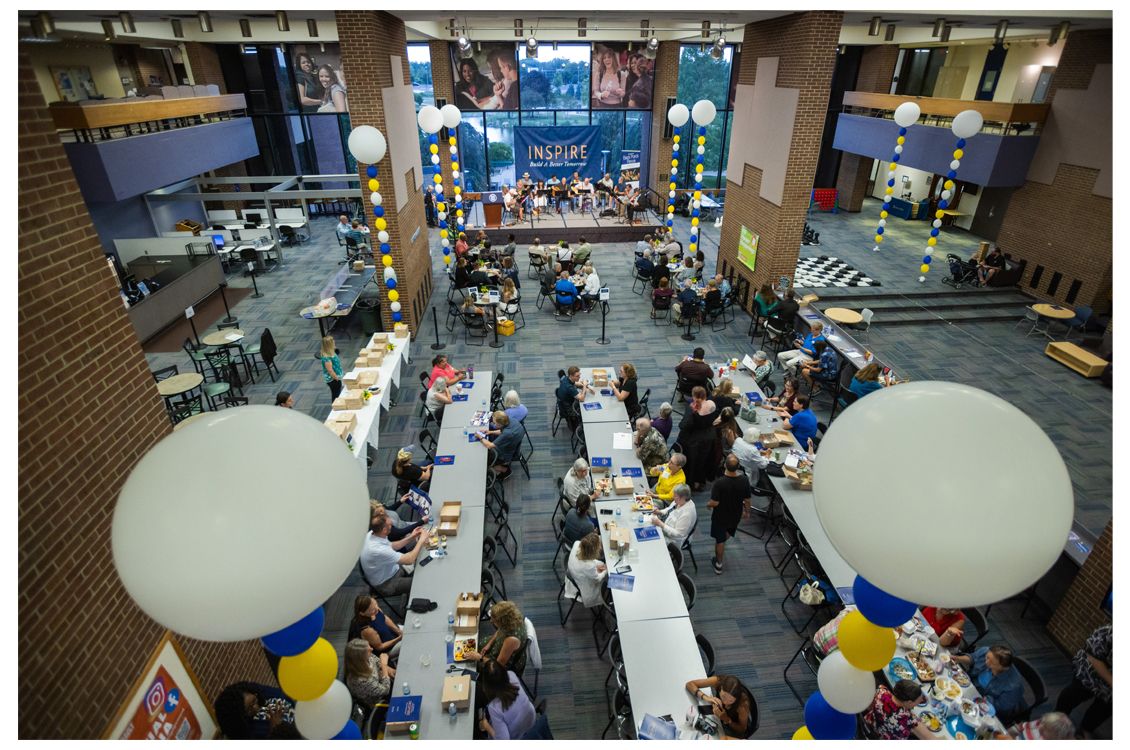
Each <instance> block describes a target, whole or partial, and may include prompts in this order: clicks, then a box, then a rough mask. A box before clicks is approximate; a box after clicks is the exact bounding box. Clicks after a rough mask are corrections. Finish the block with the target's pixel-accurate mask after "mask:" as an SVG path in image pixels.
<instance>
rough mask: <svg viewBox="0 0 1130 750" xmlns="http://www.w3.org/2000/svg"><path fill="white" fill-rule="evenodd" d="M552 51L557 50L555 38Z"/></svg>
mask: <svg viewBox="0 0 1130 750" xmlns="http://www.w3.org/2000/svg"><path fill="white" fill-rule="evenodd" d="M553 51H554V52H556V51H557V42H556V40H555V41H554V42H553Z"/></svg>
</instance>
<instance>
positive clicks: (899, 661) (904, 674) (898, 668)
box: [887, 656, 918, 682]
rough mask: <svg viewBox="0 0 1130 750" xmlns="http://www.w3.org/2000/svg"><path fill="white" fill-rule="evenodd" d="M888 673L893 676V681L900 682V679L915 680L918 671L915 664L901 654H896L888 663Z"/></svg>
mask: <svg viewBox="0 0 1130 750" xmlns="http://www.w3.org/2000/svg"><path fill="white" fill-rule="evenodd" d="M887 674H889V675H890V676H891V680H892V681H894V682H898V681H899V680H913V679H914V678H915V677H916V676H917V674H918V673H917V672H916V671H915V669H914V665H913V664H911V663H910V662H908V661H907V660H906V659H904V658H902V657H901V656H896V657H895V658H893V659H891V663H890V664H888V665H887Z"/></svg>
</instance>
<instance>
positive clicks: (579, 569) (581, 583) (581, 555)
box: [565, 531, 608, 607]
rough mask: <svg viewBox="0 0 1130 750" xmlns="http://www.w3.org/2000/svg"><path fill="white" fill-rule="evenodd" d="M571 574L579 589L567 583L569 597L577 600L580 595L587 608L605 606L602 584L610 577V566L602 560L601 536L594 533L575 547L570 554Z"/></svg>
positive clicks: (566, 589) (566, 590) (566, 591)
mask: <svg viewBox="0 0 1130 750" xmlns="http://www.w3.org/2000/svg"><path fill="white" fill-rule="evenodd" d="M569 574H570V575H571V576H573V580H574V581H576V582H577V588H573V586H572V585H570V584H568V583H566V584H565V593H566V594H567V595H568V596H572V597H574V598H575V597H576V596H577V595H578V593H579V595H580V599H581V604H584V605H585V606H586V607H596V606H598V605H600V604H603V600H602V599H601V593H600V590H601V583H602V582H603V581H604V579H605V578H607V577H608V566H606V565H605V564H604V562H602V561H601V559H600V534H597V533H596V532H595V531H594V532H592V533H591V534H589V535H588V536H586V537H585V538H584V539H582V540H581V541H579V542H577V543H576V544H574V545H573V549H572V550H571V551H570V552H569ZM577 589H580V591H579V592H578V591H577Z"/></svg>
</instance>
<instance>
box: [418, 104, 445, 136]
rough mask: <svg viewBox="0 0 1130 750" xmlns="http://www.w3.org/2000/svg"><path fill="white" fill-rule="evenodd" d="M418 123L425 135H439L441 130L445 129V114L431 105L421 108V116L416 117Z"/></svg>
mask: <svg viewBox="0 0 1130 750" xmlns="http://www.w3.org/2000/svg"><path fill="white" fill-rule="evenodd" d="M416 122H417V123H418V124H419V125H420V129H421V130H423V131H424V132H425V133H438V132H439V129H440V128H442V127H443V113H442V112H440V111H439V110H438V109H436V108H435V107H433V106H431V105H430V104H429V105H428V106H426V107H421V108H420V112H419V114H417V115H416Z"/></svg>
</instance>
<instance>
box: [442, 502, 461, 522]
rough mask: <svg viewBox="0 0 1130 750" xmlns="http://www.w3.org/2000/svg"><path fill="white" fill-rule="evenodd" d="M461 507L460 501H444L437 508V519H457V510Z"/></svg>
mask: <svg viewBox="0 0 1130 750" xmlns="http://www.w3.org/2000/svg"><path fill="white" fill-rule="evenodd" d="M462 509H463V503H460V502H447V503H444V504H443V505H442V506H441V507H440V509H439V520H441V521H458V520H459V512H460V511H461V510H462Z"/></svg>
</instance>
